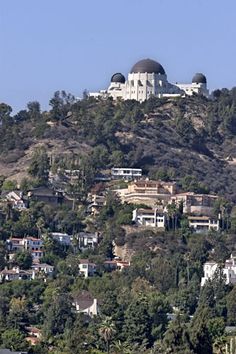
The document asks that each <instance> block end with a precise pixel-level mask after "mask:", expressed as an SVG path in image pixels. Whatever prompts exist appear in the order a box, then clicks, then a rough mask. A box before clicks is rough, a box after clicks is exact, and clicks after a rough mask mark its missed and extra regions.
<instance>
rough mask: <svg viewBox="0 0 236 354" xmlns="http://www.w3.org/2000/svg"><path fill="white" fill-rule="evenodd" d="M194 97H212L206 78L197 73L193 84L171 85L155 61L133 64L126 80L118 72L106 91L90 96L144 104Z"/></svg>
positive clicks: (161, 67) (113, 76)
mask: <svg viewBox="0 0 236 354" xmlns="http://www.w3.org/2000/svg"><path fill="white" fill-rule="evenodd" d="M193 94H198V95H204V96H206V97H208V96H209V91H208V89H207V80H206V77H205V75H203V74H201V73H197V74H195V75H194V77H193V79H192V83H190V84H179V83H176V84H172V83H170V82H168V80H167V75H166V72H165V70H164V68H163V66H162V65H161V64H160V63H158V62H157V61H155V60H152V59H143V60H140V61H138V62H137V63H136V64H135V65H133V67H132V68H131V70H130V73H129V74H128V79H127V80H126V78H125V76H124V75H123V74H121V73H115V74H114V75H112V77H111V82H110V85H109V87H108V88H107V89H106V90H101V91H99V92H91V93H90V94H89V95H90V96H93V97H112V98H113V99H114V100H116V99H123V100H136V101H139V102H143V101H145V100H147V99H148V98H149V97H150V96H156V97H159V98H162V97H179V96H186V95H193Z"/></svg>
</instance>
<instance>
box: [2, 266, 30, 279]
mask: <svg viewBox="0 0 236 354" xmlns="http://www.w3.org/2000/svg"><path fill="white" fill-rule="evenodd" d="M34 278H35V272H34V271H33V270H22V269H20V268H19V267H13V268H12V269H7V268H5V269H3V270H2V271H1V272H0V282H3V281H13V280H31V279H34Z"/></svg>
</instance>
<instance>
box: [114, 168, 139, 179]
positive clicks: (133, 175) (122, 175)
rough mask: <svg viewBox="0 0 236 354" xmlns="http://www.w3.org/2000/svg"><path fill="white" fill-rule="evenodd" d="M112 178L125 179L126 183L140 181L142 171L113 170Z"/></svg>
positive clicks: (136, 169)
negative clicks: (134, 180)
mask: <svg viewBox="0 0 236 354" xmlns="http://www.w3.org/2000/svg"><path fill="white" fill-rule="evenodd" d="M111 176H112V178H113V179H124V180H126V181H130V180H133V179H139V178H141V177H142V169H141V168H126V167H119V168H112V169H111Z"/></svg>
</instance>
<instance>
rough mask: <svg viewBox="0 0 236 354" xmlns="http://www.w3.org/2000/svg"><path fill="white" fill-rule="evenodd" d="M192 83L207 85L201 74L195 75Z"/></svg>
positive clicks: (204, 77)
mask: <svg viewBox="0 0 236 354" xmlns="http://www.w3.org/2000/svg"><path fill="white" fill-rule="evenodd" d="M192 83H195V84H206V83H207V79H206V76H205V75H203V74H202V73H196V74H195V75H194V77H193V79H192Z"/></svg>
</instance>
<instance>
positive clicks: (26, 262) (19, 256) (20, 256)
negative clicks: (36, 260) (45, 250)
mask: <svg viewBox="0 0 236 354" xmlns="http://www.w3.org/2000/svg"><path fill="white" fill-rule="evenodd" d="M32 262H33V259H32V256H31V254H30V252H29V251H19V252H17V253H16V254H15V257H14V263H15V264H16V265H17V266H18V267H19V268H20V269H30V267H31V266H32Z"/></svg>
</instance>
